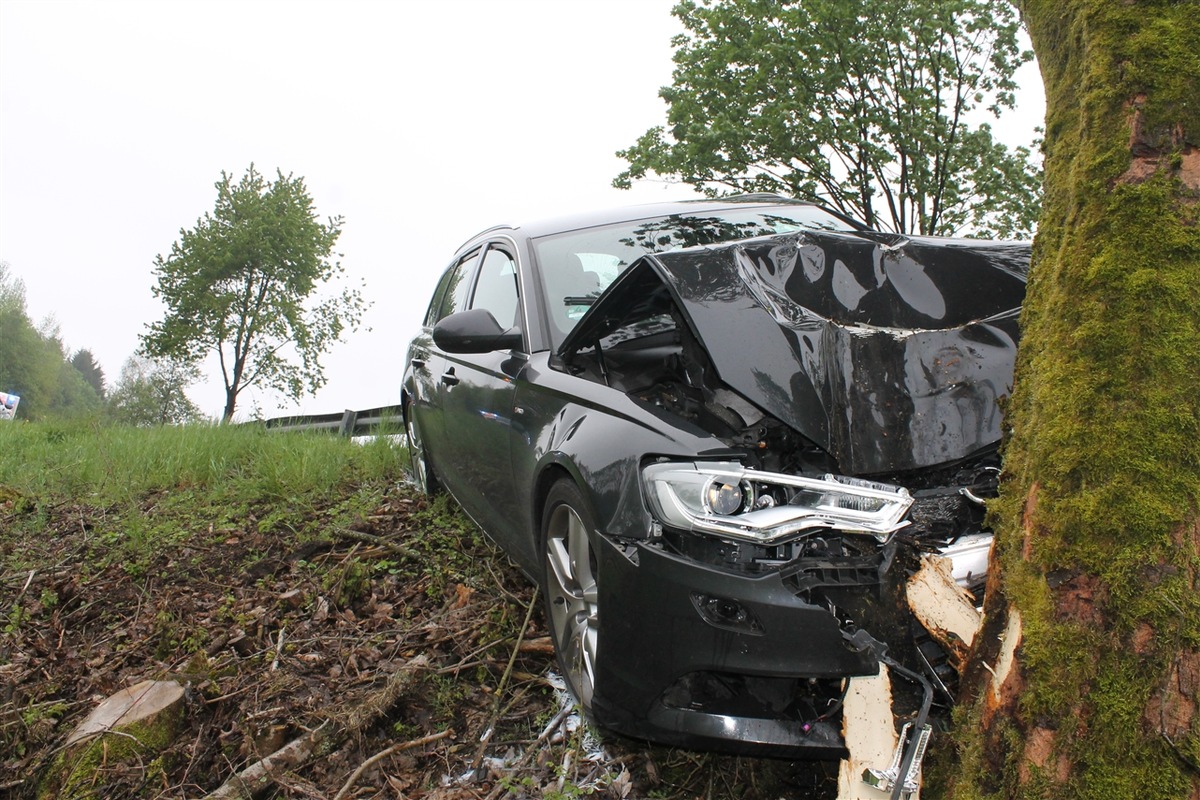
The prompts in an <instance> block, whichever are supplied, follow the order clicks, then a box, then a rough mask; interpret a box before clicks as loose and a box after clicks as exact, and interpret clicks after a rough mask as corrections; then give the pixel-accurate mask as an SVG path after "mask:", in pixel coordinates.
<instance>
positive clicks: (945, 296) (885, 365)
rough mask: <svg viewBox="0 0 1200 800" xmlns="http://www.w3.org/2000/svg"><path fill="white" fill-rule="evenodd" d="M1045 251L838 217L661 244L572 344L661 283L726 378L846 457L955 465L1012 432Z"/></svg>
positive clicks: (849, 465)
mask: <svg viewBox="0 0 1200 800" xmlns="http://www.w3.org/2000/svg"><path fill="white" fill-rule="evenodd" d="M1029 255H1030V249H1029V245H1028V244H1027V243H1019V242H986V241H975V240H960V239H938V238H932V237H903V236H898V235H894V234H881V233H872V232H865V233H832V232H823V231H822V232H818V231H813V232H804V233H799V234H789V235H786V236H777V237H768V238H762V239H751V240H745V241H741V242H736V243H732V244H728V245H722V246H715V247H706V248H691V249H686V250H678V251H674V252H668V253H658V254H654V255H647V256H645V257H643V258H641V259H639V260H638V261H636V262H635V263H634V264H632V265H631V266H630V267H629V268H628V269H627V270H626V271H625V272H624V273H622V274H621V276H619V277H618V279H617V280H616V281H615V282H614V283H613V284H612V285H611V286H610V287H609V288H608V290H607V291H606V292H605V293H604V294H603V295H602V296H601V297H600V299H599V300H598V301H597V302H596V304H595V305H594V306H593V307H592V308H591V309H590V310H589V311H588V313H587V314H586V315H585V316H584V317H583V319H581V320H580V322H579V324H578V325H577V326H576V328H575V330H574V331H572V333H571V335H570V336H569V337H568V339H567V340H566V342H564V344H563V347H562V349H561V351H560V352H562V353H569V352H571V351H573V350H574V349H578V348H579V347H586V346H588V344H585V343H591V342H595V341H597V340H599V339H600V338H602V337H603V336H605V335H607V333H608V332H610V331H611V330H613V329H614V328H615V326H616V323H617V321H619V320H620V319H628V317H629V312H628V309H629V308H630V307H632V306H636V305H637V303H638V302H639V301H640V299H641V298H642V297H644V296H645V292H646V291H647V288H648V286H651V285H654V284H657V283H659V282H661V283H664V284H666V286H667V288H668V289H669V291H670V292H671V294H672V296H673V298H674V300H675V302H676V304H677V305H678V306H679V308H680V309H681V311H682V312H683V315H684V316H685V318H686V320H687V322H688V324H689V325H690V326H691V328H692V332H693V333H694V334H695V335H696V337H697V338H698V339H699V341H700V342H702V344H703V346H704V348H705V350H706V351H707V352H708V354H709V356H710V358H711V359H712V362H713V366H714V367H715V369H716V371H717V372H718V375H719V377H720V379H721V380H722V381H724V382H725V383H726V384H728V385H729V386H730V387H732V388H733V389H735V390H736V391H738V392H740V393H741V394H742V395H744V396H745V397H746V398H748V399H749V400H751V401H752V402H754V403H755V404H757V405H759V406H760V407H761V408H762V409H763V410H765V411H766V412H768V413H770V414H772V415H774V416H775V417H776V418H778V419H779V420H780V421H782V422H784V423H785V424H787V425H789V426H790V427H792V428H794V429H795V430H796V431H798V432H799V433H801V434H802V435H804V436H805V437H807V438H808V439H810V440H812V441H813V442H815V443H816V444H818V445H819V446H821V447H823V448H824V449H826V450H827V451H828V452H829V453H830V454H831V455H832V456H833V457H834V458H835V459H837V461H838V464H839V467H840V468H841V470H842V471H843V472H845V473H847V474H858V475H869V474H878V473H890V472H899V471H906V470H911V469H916V468H921V467H926V466H931V465H934V464H942V463H946V462H950V461H954V460H957V459H960V458H963V457H965V456H968V455H970V454H971V453H973V452H975V451H977V450H979V449H980V448H982V447H985V446H987V445H990V444H992V443H994V442H997V441H998V440H999V439H1000V434H1001V414H1000V408H999V400H1000V398H1001V397H1004V396H1006V395H1007V394H1009V392H1010V391H1011V389H1012V378H1013V368H1014V363H1015V356H1016V348H1017V341H1018V338H1019V331H1018V327H1017V317H1018V313H1019V311H1020V305H1021V302H1022V300H1023V298H1024V295H1025V276H1026V273H1027V270H1028V264H1029ZM654 276H656V278H655V277H654Z"/></svg>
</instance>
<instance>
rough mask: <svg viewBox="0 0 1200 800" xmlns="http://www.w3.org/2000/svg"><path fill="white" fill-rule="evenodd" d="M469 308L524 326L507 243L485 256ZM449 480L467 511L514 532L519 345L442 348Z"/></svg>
mask: <svg viewBox="0 0 1200 800" xmlns="http://www.w3.org/2000/svg"><path fill="white" fill-rule="evenodd" d="M470 297H471V299H470V302H469V304H468V307H469V308H472V309H477V308H483V309H487V310H488V311H489V312H491V314H492V316H494V317H495V318H496V321H497V322H499V323H500V325H501V327H503V328H510V327H513V326H522V324H523V323H522V318H523V315H522V313H521V303H520V291H519V282H518V279H517V259H516V256H515V252H514V248H513V247H512V246H511V245H510V244H508V243H507V242H492V243H490V244H489V245H488V246H487V247H486V248H485V250H484V252H483V254H482V258H481V259H480V263H479V268H478V270H477V271H476V277H475V281H474V285H473V288H472V292H471V295H470ZM439 358H440V359H442V360H443V362H444V368H443V371H442V373H441V375H440V380H439V386H438V391H439V393H440V405H441V410H442V413H441V417H442V423H443V425H444V430H443V432H442V434H443V436H444V437H445V438H444V444H442V445H439V446H441V447H443V452H444V459H443V461H445V462H446V466H445V468H444V469H445V476H444V477H445V480H446V483H447V485H448V486H449V488H450V490H451V491H452V492H453V493H454V496H455V497H456V498H457V499H458V501H459V503H461V504H462V506H463V507H464V508H465V509H466V510H467V512H468V513H469V514H470V515H471V516H472V517H473V518H474V519H475V520H476V521H477V522H479V523H480V524H481V525H482V526H483V527H484V528H485V529H487V530H488V531H489V532H490V533H492V534H493V535H498V536H504V537H505V538H507V537H509V536H512V535H514V534H515V531H513V530H512V525H513V521H514V520H517V519H519V518H520V516H521V515H520V514H519V513H518V512H519V511H520V510H521V509H520V505H519V504H520V500H519V498H518V492H517V491H516V488H517V487H515V486H514V482H513V470H512V459H511V447H510V439H511V438H512V425H513V413H514V412H513V408H514V396H515V393H516V381H517V380H518V379H519V377H520V375H521V372H522V370H523V369H524V367H525V364H526V363H527V360H528V356H527V355H526V354H525V353H524V352H522V351H521V350H520V349H514V350H504V351H496V352H491V353H480V354H467V355H463V354H456V353H440V354H439Z"/></svg>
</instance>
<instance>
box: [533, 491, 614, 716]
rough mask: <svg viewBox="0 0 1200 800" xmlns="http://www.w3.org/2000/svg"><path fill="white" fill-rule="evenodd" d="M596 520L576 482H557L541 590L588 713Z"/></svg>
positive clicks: (545, 519) (545, 529)
mask: <svg viewBox="0 0 1200 800" xmlns="http://www.w3.org/2000/svg"><path fill="white" fill-rule="evenodd" d="M596 536H597V533H596V525H595V523H594V522H593V521H592V516H591V513H590V512H589V511H588V507H587V504H586V503H585V502H584V499H583V494H582V493H581V492H580V491H579V487H578V486H576V485H575V483H574V482H573V481H570V480H561V481H559V482H558V483H556V484H554V486H553V487H551V489H550V493H549V494H548V495H547V497H546V505H545V510H544V511H543V513H542V537H541V542H542V561H543V580H542V594H543V598H544V602H545V610H546V624H547V626H548V627H549V628H550V638H551V640H552V641H553V642H554V652H555V654H556V655H557V656H558V665H559V669H561V670H562V672H563V677H564V678H565V679H566V682H567V687H568V688H569V689H570V690H571V694H573V695H574V696H575V699H576V700H577V701H578V702H579V705H580V707H581V708H582V709H583V711H584V713H585V714H590V713H591V710H592V696H593V694H594V692H595V686H596V665H597V655H598V653H597V645H598V643H599V638H600V628H599V622H600V606H599V580H598V569H597V566H598V565H597V560H596V550H595V547H594V542H595V537H596Z"/></svg>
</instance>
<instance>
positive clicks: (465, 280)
mask: <svg viewBox="0 0 1200 800" xmlns="http://www.w3.org/2000/svg"><path fill="white" fill-rule="evenodd" d="M478 263H479V251H478V250H476V251H475V252H473V253H469V254H467V255H465V256H463V257H462V258H460V259H459V260H458V261H457V262H455V263H454V265H453V266H451V267H450V268H449V269H448V270H446V273H445V274H444V275H442V280H441V281H440V282H439V283H438V287H437V291H435V292H434V293H433V302H432V303H430V304H429V311H427V312H426V314H425V324H426V325H427V326H433V325H435V324H436V323H437V321H438V320H440V319H442V318H443V317H448V316H449V315H451V314H453V313H454V312H456V311H463V310H465V309H466V307H467V298H468V297H469V296H470V294H471V276H472V274H473V273H474V272H475V265H476V264H478Z"/></svg>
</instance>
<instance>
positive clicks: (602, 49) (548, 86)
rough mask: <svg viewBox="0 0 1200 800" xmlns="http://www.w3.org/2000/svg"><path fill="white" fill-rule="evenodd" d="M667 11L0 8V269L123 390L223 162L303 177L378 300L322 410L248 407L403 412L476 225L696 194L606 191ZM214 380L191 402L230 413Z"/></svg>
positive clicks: (648, 111)
mask: <svg viewBox="0 0 1200 800" xmlns="http://www.w3.org/2000/svg"><path fill="white" fill-rule="evenodd" d="M674 3H675V0H439V1H438V2H426V1H425V0H389V1H386V2H385V1H384V0H342V2H334V1H333V0H287V2H285V1H284V0H240V1H237V2H235V1H234V0H203V1H201V0H0V261H5V262H7V263H8V264H9V265H10V268H11V271H12V273H13V274H15V275H16V277H18V278H20V279H22V280H23V281H24V282H25V287H26V300H27V305H28V308H29V312H30V315H31V316H32V317H34V318H35V320H40V319H42V318H43V317H45V316H47V315H53V316H54V318H55V319H56V320H57V322H58V323H59V324H60V326H61V329H62V335H63V338H64V340H65V341H66V344H67V346H68V347H69V348H70V349H71V350H76V349H79V348H87V349H89V350H91V351H92V353H93V354H94V355H95V356H96V359H97V360H98V361H99V362H100V365H101V366H102V367H103V368H104V371H105V374H106V376H107V378H108V381H109V384H110V385H112V383H114V382H115V381H116V379H117V377H118V375H119V373H120V369H121V365H122V364H123V363H124V361H125V359H126V358H128V357H129V356H130V355H131V354H132V353H133V352H134V350H135V349H136V347H137V344H138V334H139V333H141V332H142V331H143V329H144V326H145V325H146V324H148V323H150V322H153V321H155V320H157V319H159V318H160V317H161V315H162V310H161V307H160V306H159V305H158V303H157V301H155V300H154V298H153V297H152V295H151V291H150V290H151V286H152V285H153V282H154V279H153V275H152V271H153V261H154V257H155V256H156V255H158V254H160V253H163V254H165V253H167V252H169V250H170V247H171V244H172V243H173V242H174V241H175V240H176V239H177V238H178V235H179V229H180V228H181V227H187V228H190V227H192V226H193V225H194V224H195V222H196V220H197V218H198V217H200V216H201V215H202V214H203V213H204V212H205V211H210V210H211V209H212V208H213V204H214V201H215V199H216V190H215V189H214V187H213V184H214V183H215V182H216V181H217V180H218V179H219V178H220V174H221V171H222V170H225V171H226V172H230V173H232V174H234V175H235V177H240V176H241V174H242V173H243V172H244V171H245V169H246V167H247V166H248V165H249V164H250V163H251V162H254V164H255V165H256V167H257V168H258V169H259V170H260V171H261V172H263V173H265V174H266V175H268V176H273V175H274V173H275V170H276V168H279V169H282V170H283V171H284V172H285V173H286V172H291V173H294V174H296V175H299V176H303V177H304V179H305V182H306V184H307V186H308V189H309V192H310V194H311V195H312V197H313V199H314V201H315V204H316V208H317V211H318V213H319V214H320V215H321V216H322V217H325V216H330V215H338V214H340V215H342V216H343V217H345V220H346V223H345V227H344V232H343V234H342V237H341V239H340V240H339V246H338V250H339V252H341V253H342V254H343V258H342V263H343V265H344V266H345V267H346V269H347V272H348V274H349V276H350V277H351V278H352V279H353V280H355V281H357V280H358V279H363V280H365V281H366V294H367V296H368V297H369V298H370V299H371V300H372V301H373V302H374V305H373V306H372V307H371V309H370V311H369V312H368V313H367V315H366V318H365V320H364V325H363V327H362V328H360V330H359V331H358V332H357V333H353V334H350V335H349V336H348V338H347V341H346V342H345V343H344V344H340V345H337V346H336V347H335V348H334V349H333V350H332V351H331V352H330V353H329V354H328V355H327V356H326V357H325V360H324V363H325V364H326V374H327V377H328V378H329V382H328V384H327V386H326V387H325V388H324V389H322V390H321V391H320V392H319V393H318V394H317V395H315V396H309V397H306V398H305V399H304V400H302V401H301V403H300V404H299V405H295V404H291V403H290V402H286V401H283V400H281V399H280V398H278V397H277V396H274V395H271V394H269V393H264V392H251V391H247V392H244V393H243V394H242V395H241V398H240V399H239V414H238V416H239V417H246V416H249V415H250V414H251V413H253V412H254V411H255V410H256V408H257V410H258V411H259V412H260V413H262V414H263V415H264V416H268V417H270V416H277V415H280V414H291V413H328V412H336V411H341V410H342V409H345V408H354V409H365V408H371V407H375V406H381V405H387V404H391V403H396V402H398V401H399V392H400V374H401V369H402V363H403V357H404V348H405V346H406V344H407V342H408V340H409V338H411V336H412V334H413V333H414V332H415V330H416V328H417V325H418V323H419V319H420V316H421V314H422V313H423V311H424V308H425V305H426V304H427V302H428V297H429V294H430V292H431V291H432V288H433V285H434V282H435V280H436V278H437V276H438V275H439V274H440V273H441V270H442V268H443V267H444V266H445V264H446V262H447V260H448V259H449V257H450V255H451V254H452V253H453V251H454V249H455V248H456V247H457V246H458V245H459V244H460V243H461V242H462V241H463V240H465V239H466V238H468V237H469V236H471V235H472V234H473V233H474V232H476V231H477V230H480V229H482V228H484V227H487V226H490V225H494V224H497V223H499V222H516V221H521V220H526V219H536V218H538V217H545V216H552V215H557V214H559V213H563V212H569V211H574V210H583V209H588V208H600V207H608V206H615V205H624V204H629V203H636V202H652V201H655V200H672V199H679V198H681V197H687V196H690V195H691V192H690V191H689V190H688V189H687V188H686V187H682V186H665V185H664V184H661V183H645V184H641V185H639V186H636V187H635V188H634V190H633V191H631V192H622V191H619V190H616V189H612V188H611V187H610V185H609V184H610V181H611V180H612V178H613V177H614V176H615V175H616V174H617V173H618V172H620V171H621V169H622V167H623V162H622V161H621V159H618V158H617V157H616V156H615V155H614V151H616V150H618V149H620V148H623V147H626V146H628V145H630V144H631V143H632V142H633V141H634V140H635V139H636V138H637V136H638V135H640V134H641V133H642V132H644V131H645V130H646V129H647V128H649V127H651V126H653V125H657V124H660V123H661V122H663V120H664V119H665V109H666V106H665V105H664V104H663V102H662V101H661V100H660V99H659V98H658V89H659V87H661V86H663V85H666V84H669V83H670V80H671V67H672V64H671V47H670V39H671V36H672V35H674V34H675V33H678V32H679V31H680V29H681V27H680V25H679V23H678V21H677V20H676V19H675V18H674V17H672V16H671V14H670V10H671V7H672V6H673V5H674ZM1022 83H1023V85H1026V86H1028V87H1029V88H1028V89H1026V90H1025V91H1023V93H1022V95H1021V105H1022V109H1021V110H1022V112H1023V113H1022V114H1021V115H1019V116H1013V117H1012V118H1011V121H1010V122H1007V123H1005V124H1003V125H1002V126H1001V130H1002V131H1004V129H1005V128H1007V129H1008V132H1009V134H1010V135H1011V136H1012V137H1013V140H1014V141H1025V140H1027V139H1028V137H1029V131H1030V130H1031V128H1032V126H1033V125H1038V124H1040V123H1041V118H1042V105H1041V104H1042V99H1041V87H1040V82H1039V81H1038V79H1037V75H1036V71H1034V70H1032V69H1031V70H1028V71H1027V72H1026V73H1025V74H1024V77H1023V80H1022ZM1006 119H1009V118H1008V117H1006ZM210 371H211V372H212V378H211V380H209V381H207V382H206V383H204V384H202V385H198V386H197V387H194V389H193V390H192V391H191V392H190V394H191V395H192V397H193V399H194V400H196V402H197V403H199V405H200V406H201V408H202V409H203V410H204V412H205V413H207V414H210V415H213V416H217V415H219V413H220V410H221V408H222V406H223V405H224V392H223V389H222V387H221V383H220V380H219V377H218V376H217V374H216V367H215V365H213V366H212V369H211V370H210ZM2 388H3V387H0V389H2Z"/></svg>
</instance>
